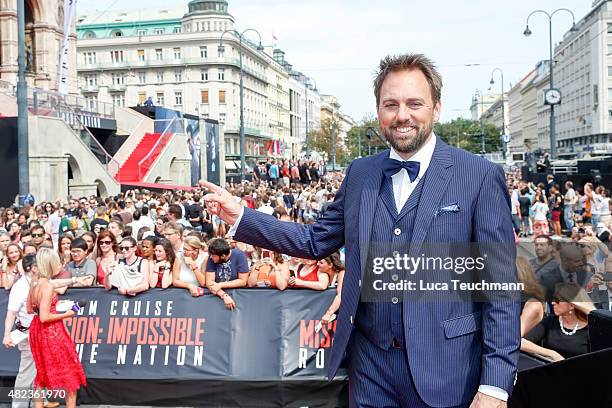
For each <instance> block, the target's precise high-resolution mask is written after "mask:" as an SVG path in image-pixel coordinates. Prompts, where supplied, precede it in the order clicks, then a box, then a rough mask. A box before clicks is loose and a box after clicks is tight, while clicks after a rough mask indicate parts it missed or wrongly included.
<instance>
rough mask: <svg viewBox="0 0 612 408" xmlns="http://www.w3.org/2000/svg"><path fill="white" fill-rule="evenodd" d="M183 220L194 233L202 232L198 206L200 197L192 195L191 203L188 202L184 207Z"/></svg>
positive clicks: (200, 212) (200, 213)
mask: <svg viewBox="0 0 612 408" xmlns="http://www.w3.org/2000/svg"><path fill="white" fill-rule="evenodd" d="M185 218H187V221H189V223H190V224H191V226H192V227H193V228H194V229H195V230H196V231H200V232H201V231H202V221H203V216H202V206H201V205H200V196H199V195H197V194H196V195H194V196H193V201H191V202H188V203H187V205H186V206H185Z"/></svg>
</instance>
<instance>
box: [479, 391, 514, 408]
mask: <svg viewBox="0 0 612 408" xmlns="http://www.w3.org/2000/svg"><path fill="white" fill-rule="evenodd" d="M507 406H508V403H507V402H506V401H502V400H500V399H497V398H495V397H491V396H490V395H487V394H483V393H482V392H477V393H476V396H475V397H474V399H473V400H472V403H471V404H470V408H506V407H507Z"/></svg>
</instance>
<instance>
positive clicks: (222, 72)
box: [219, 68, 225, 81]
mask: <svg viewBox="0 0 612 408" xmlns="http://www.w3.org/2000/svg"><path fill="white" fill-rule="evenodd" d="M219 81H225V68H219Z"/></svg>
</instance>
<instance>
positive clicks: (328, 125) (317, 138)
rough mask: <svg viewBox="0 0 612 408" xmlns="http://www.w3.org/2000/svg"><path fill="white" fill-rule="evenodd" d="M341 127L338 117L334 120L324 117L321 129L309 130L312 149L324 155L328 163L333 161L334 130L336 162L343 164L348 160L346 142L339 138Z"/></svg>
mask: <svg viewBox="0 0 612 408" xmlns="http://www.w3.org/2000/svg"><path fill="white" fill-rule="evenodd" d="M339 128H340V123H339V122H338V120H337V119H334V120H333V121H332V120H331V119H324V120H322V121H321V130H313V131H311V132H308V142H309V146H310V150H311V151H316V152H318V153H320V154H321V155H323V156H324V157H325V159H326V161H327V162H328V163H331V157H332V131H333V132H334V142H335V143H334V148H335V155H336V164H343V163H345V162H346V161H347V152H346V149H345V143H342V142H341V141H340V138H339V131H338V129H339ZM345 142H346V141H345Z"/></svg>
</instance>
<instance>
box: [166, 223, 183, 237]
mask: <svg viewBox="0 0 612 408" xmlns="http://www.w3.org/2000/svg"><path fill="white" fill-rule="evenodd" d="M166 230H172V231H173V232H176V233H177V234H182V233H183V226H182V225H181V224H179V223H178V222H174V221H168V222H167V223H165V224H164V231H166Z"/></svg>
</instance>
